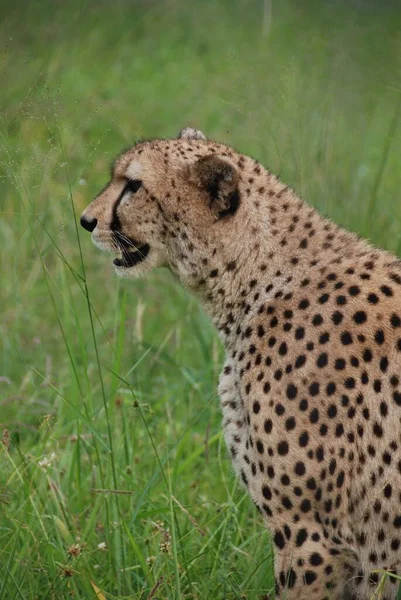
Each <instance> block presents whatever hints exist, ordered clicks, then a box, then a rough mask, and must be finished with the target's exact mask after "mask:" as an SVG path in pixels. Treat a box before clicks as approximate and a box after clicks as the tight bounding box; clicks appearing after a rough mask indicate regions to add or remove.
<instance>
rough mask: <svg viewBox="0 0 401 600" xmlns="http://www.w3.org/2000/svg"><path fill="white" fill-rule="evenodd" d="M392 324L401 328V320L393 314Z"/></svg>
mask: <svg viewBox="0 0 401 600" xmlns="http://www.w3.org/2000/svg"><path fill="white" fill-rule="evenodd" d="M390 323H391V325H392V326H393V327H394V328H396V327H401V319H400V317H399V316H398V315H396V314H395V313H393V314H392V315H391V317H390Z"/></svg>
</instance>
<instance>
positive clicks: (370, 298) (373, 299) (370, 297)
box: [368, 294, 379, 304]
mask: <svg viewBox="0 0 401 600" xmlns="http://www.w3.org/2000/svg"><path fill="white" fill-rule="evenodd" d="M368 302H370V304H377V303H378V302H379V298H378V297H377V296H376V294H369V295H368Z"/></svg>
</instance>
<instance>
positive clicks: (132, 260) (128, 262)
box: [113, 244, 150, 269]
mask: <svg viewBox="0 0 401 600" xmlns="http://www.w3.org/2000/svg"><path fill="white" fill-rule="evenodd" d="M149 249H150V247H149V244H143V246H136V250H135V251H134V252H132V251H130V250H128V249H127V248H121V256H119V257H117V258H115V259H114V260H113V265H115V266H116V267H123V268H124V269H130V268H131V267H134V266H135V265H137V264H139V263H140V262H142V261H143V260H145V258H146V257H147V255H148V254H149Z"/></svg>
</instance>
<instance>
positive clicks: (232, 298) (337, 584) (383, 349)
mask: <svg viewBox="0 0 401 600" xmlns="http://www.w3.org/2000/svg"><path fill="white" fill-rule="evenodd" d="M81 223H82V226H83V227H84V228H85V229H87V230H88V231H90V232H91V234H92V240H93V242H94V243H95V244H96V246H98V247H99V248H101V249H102V250H107V251H111V252H113V253H114V255H117V258H115V259H114V267H115V269H116V271H117V273H118V275H121V276H124V277H138V276H142V275H144V274H146V273H148V272H149V271H150V270H151V269H153V268H155V267H167V268H169V269H170V270H171V271H172V272H173V273H174V275H175V276H176V277H177V278H178V279H179V280H180V281H181V282H182V283H183V285H185V286H186V287H187V288H188V289H190V290H191V291H192V292H193V293H194V294H195V295H196V296H197V297H198V298H199V299H200V301H201V303H202V305H203V307H204V308H205V310H206V311H207V313H208V314H209V316H210V318H211V320H212V321H213V323H214V325H215V327H216V329H217V330H218V332H219V335H220V337H221V339H222V341H223V344H224V347H225V352H226V361H225V365H224V368H223V372H222V374H221V377H220V383H219V396H220V402H221V407H222V413H223V430H224V436H225V440H226V444H227V447H228V450H229V453H230V456H231V460H232V463H233V466H234V469H235V471H236V473H237V475H238V477H239V478H240V480H241V481H242V483H243V485H244V486H245V487H246V488H247V490H248V492H249V494H250V496H251V498H252V500H253V502H254V503H255V504H256V506H257V507H258V509H259V511H260V512H261V514H262V516H263V519H264V521H265V524H266V526H267V527H268V528H269V529H270V531H271V534H272V540H273V543H274V548H275V578H276V589H277V595H278V597H280V598H286V599H287V600H343V599H344V598H352V599H353V600H368V599H370V598H371V597H373V595H374V594H376V595H375V596H374V597H375V598H377V599H378V600H379V597H380V598H381V600H395V598H396V593H397V585H396V583H397V579H396V578H395V577H394V575H396V574H398V575H400V574H401V263H400V261H398V260H397V259H396V257H394V256H393V255H392V254H390V253H388V252H385V251H383V250H379V249H377V248H374V247H373V246H371V245H370V244H369V243H368V242H366V241H364V240H362V239H360V238H358V237H357V236H356V235H354V234H352V233H349V232H347V231H345V230H344V229H342V228H340V227H338V226H337V225H335V224H334V223H332V222H331V221H330V220H328V219H326V218H324V217H322V216H321V215H319V214H318V213H317V212H316V211H315V210H314V209H313V208H311V207H310V206H309V205H308V204H306V203H305V202H303V201H302V200H300V198H299V197H298V196H297V195H296V194H295V192H294V191H293V190H292V189H291V188H289V187H288V186H286V185H284V184H283V183H282V182H281V181H280V180H279V179H278V178H277V177H275V176H274V175H273V174H271V173H270V172H269V171H267V170H266V169H264V168H263V167H262V166H261V165H260V164H259V163H258V162H257V161H255V160H254V159H252V158H250V157H248V156H245V155H242V154H240V153H238V152H236V151H235V150H233V149H232V148H230V147H229V146H226V145H224V144H218V143H215V142H213V141H211V140H207V139H206V138H205V136H204V135H203V134H202V133H201V132H199V131H197V130H195V129H192V128H186V129H183V130H182V132H181V135H180V136H179V138H177V139H167V140H149V141H145V142H141V143H138V144H136V145H135V146H134V147H133V148H131V149H130V150H128V151H127V152H124V153H123V154H122V155H121V156H120V157H119V158H117V160H116V161H115V163H114V166H113V171H112V176H111V179H110V181H109V183H108V184H107V185H106V187H105V188H104V190H103V191H102V192H101V193H100V194H99V195H98V196H97V198H95V200H93V202H92V203H91V204H90V205H89V206H88V207H87V209H86V210H85V211H84V213H83V215H82V218H81ZM385 571H386V572H387V573H390V575H389V576H388V577H387V579H382V578H383V573H384V572H385ZM379 583H380V586H379V587H378V584H379Z"/></svg>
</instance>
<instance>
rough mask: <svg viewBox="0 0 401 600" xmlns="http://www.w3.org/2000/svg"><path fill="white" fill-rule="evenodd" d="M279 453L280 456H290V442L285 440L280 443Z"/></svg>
mask: <svg viewBox="0 0 401 600" xmlns="http://www.w3.org/2000/svg"><path fill="white" fill-rule="evenodd" d="M277 452H278V453H279V454H280V456H286V454H288V442H286V441H285V440H283V441H282V442H279V443H278V444H277Z"/></svg>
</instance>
